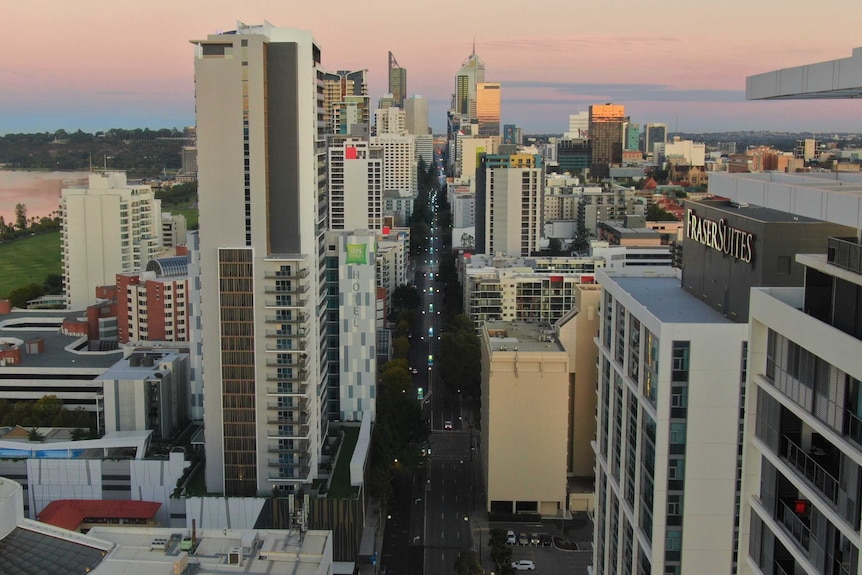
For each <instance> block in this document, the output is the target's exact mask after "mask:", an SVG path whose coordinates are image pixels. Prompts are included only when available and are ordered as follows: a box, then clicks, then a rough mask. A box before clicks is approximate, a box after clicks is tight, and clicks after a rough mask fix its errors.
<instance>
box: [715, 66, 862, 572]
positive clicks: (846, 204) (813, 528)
mask: <svg viewBox="0 0 862 575" xmlns="http://www.w3.org/2000/svg"><path fill="white" fill-rule="evenodd" d="M859 54H860V55H862V51H860V52H859ZM828 64H829V66H828V70H830V71H831V70H832V63H831V62H829V63H828ZM815 66H820V64H818V65H815ZM757 78H758V77H755V79H757ZM857 80H858V82H857V83H856V85H857V86H860V91H862V77H860V78H857ZM749 82H750V83H752V79H751V78H750V79H749ZM754 83H755V84H756V82H754ZM845 83H848V80H845ZM710 189H711V190H714V191H715V193H716V194H720V195H721V196H723V197H727V198H729V199H731V200H732V201H734V202H738V203H742V204H750V205H757V206H766V207H771V208H775V209H781V210H786V211H789V212H791V213H793V214H796V215H797V217H799V219H800V220H804V219H807V218H817V219H819V220H823V221H826V222H830V223H834V224H841V225H844V226H849V227H850V228H852V229H855V230H856V235H855V237H853V236H850V237H832V238H829V239H828V240H827V241H826V242H825V243H824V245H823V246H822V249H821V250H819V253H813V254H801V255H797V256H796V258H795V263H796V264H799V265H801V266H803V267H804V277H805V283H804V287H797V288H754V289H752V290H751V301H750V306H749V308H750V312H749V329H750V345H749V348H750V355H749V361H748V391H747V393H746V402H747V405H746V421H745V430H744V441H743V470H744V473H743V477H742V496H741V501H740V504H741V518H740V522H739V535H740V545H739V555H738V564H739V572H740V573H745V574H760V573H783V574H788V575H789V574H796V573H824V574H829V575H847V574H858V573H860V565H859V563H860V562H859V555H860V548H862V541H860V537H859V534H860V517H862V503H860V502H862V424H860V422H862V391H860V390H862V383H860V382H862V363H860V361H859V357H860V356H862V327H860V326H862V322H860V320H859V317H860V310H862V300H860V295H859V294H862V258H860V253H862V249H860V240H859V237H860V236H859V231H858V230H860V229H862V216H860V214H862V177H860V175H859V174H847V173H837V172H833V173H823V172H822V173H810V174H784V173H777V172H771V173H763V174H716V175H711V176H710Z"/></svg>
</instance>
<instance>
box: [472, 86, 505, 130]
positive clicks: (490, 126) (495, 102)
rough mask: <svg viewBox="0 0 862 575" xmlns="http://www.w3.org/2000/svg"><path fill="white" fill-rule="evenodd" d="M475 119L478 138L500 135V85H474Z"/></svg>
mask: <svg viewBox="0 0 862 575" xmlns="http://www.w3.org/2000/svg"><path fill="white" fill-rule="evenodd" d="M476 117H477V119H478V120H479V135H480V136H499V135H500V83H499V82H481V83H478V84H476Z"/></svg>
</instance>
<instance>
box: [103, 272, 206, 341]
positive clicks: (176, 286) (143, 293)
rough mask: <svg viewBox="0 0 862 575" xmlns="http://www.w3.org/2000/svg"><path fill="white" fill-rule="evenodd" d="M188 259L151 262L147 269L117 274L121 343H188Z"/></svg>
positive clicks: (189, 324) (119, 335) (118, 323)
mask: <svg viewBox="0 0 862 575" xmlns="http://www.w3.org/2000/svg"><path fill="white" fill-rule="evenodd" d="M188 264H189V258H188V256H174V257H169V258H156V259H154V260H150V262H149V263H148V264H147V269H146V270H145V271H143V272H138V273H133V274H117V279H116V282H117V284H116V285H117V309H118V313H117V335H118V339H119V342H120V343H129V342H130V341H131V342H143V341H182V342H186V341H189V335H190V326H191V321H190V317H189V297H188V296H189V273H188Z"/></svg>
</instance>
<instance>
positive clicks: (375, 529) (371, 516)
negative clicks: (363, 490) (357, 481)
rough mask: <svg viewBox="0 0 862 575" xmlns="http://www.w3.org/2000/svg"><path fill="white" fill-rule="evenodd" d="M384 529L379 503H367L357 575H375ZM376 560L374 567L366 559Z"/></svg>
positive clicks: (372, 500)
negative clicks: (358, 574) (373, 558)
mask: <svg viewBox="0 0 862 575" xmlns="http://www.w3.org/2000/svg"><path fill="white" fill-rule="evenodd" d="M385 529H386V518H385V517H382V516H381V515H380V502H379V501H377V500H376V499H370V500H369V501H368V510H367V516H366V518H365V529H363V530H362V539H361V540H360V542H359V559H358V562H359V563H360V565H359V573H360V575H377V572H378V569H379V568H380V555H381V552H382V550H383V532H384V530H385ZM371 556H374V557H375V558H376V563H377V564H376V565H371V563H370V562H369V560H368V559H367V558H368V557H371Z"/></svg>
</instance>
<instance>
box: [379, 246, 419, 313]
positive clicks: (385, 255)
mask: <svg viewBox="0 0 862 575" xmlns="http://www.w3.org/2000/svg"><path fill="white" fill-rule="evenodd" d="M406 237H407V236H402V237H401V238H399V237H398V235H397V233H396V234H395V237H393V236H392V235H391V234H390V236H389V237H387V236H378V238H377V252H376V264H375V265H376V271H375V275H376V285H377V287H381V288H384V289H385V290H386V308H387V309H391V305H390V303H391V301H392V300H391V298H392V293H393V292H394V291H395V288H397V287H398V286H402V285H407V284H409V283H410V281H409V274H408V268H409V265H410V259H409V255H410V254H409V248H410V242H409V241H407V240H406Z"/></svg>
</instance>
